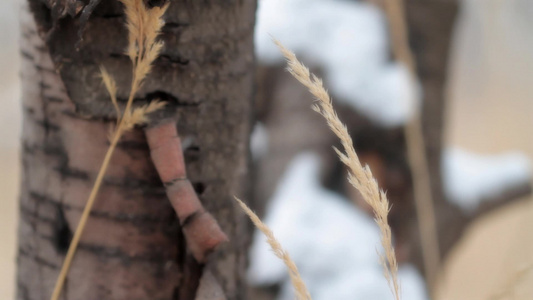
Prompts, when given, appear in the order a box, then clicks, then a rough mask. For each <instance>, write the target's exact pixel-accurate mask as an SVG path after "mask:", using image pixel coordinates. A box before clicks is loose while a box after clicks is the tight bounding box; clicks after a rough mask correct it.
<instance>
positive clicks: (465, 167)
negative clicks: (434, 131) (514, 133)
mask: <svg viewBox="0 0 533 300" xmlns="http://www.w3.org/2000/svg"><path fill="white" fill-rule="evenodd" d="M443 172H444V176H443V177H444V188H445V192H446V196H447V197H448V199H449V200H450V201H451V202H453V203H454V204H456V205H457V206H459V207H460V208H461V209H462V210H464V211H465V212H473V211H474V210H475V209H476V208H477V207H478V206H479V204H480V203H481V201H482V200H485V199H490V198H491V197H492V198H494V196H498V195H499V194H502V193H503V192H505V191H507V190H510V189H512V188H514V187H518V186H520V185H523V184H526V183H528V182H530V181H531V168H530V160H529V158H528V157H527V156H525V155H524V154H522V153H518V152H510V153H504V154H499V155H480V154H475V153H472V152H468V151H465V150H462V149H459V148H451V149H448V150H446V151H445V153H444V157H443Z"/></svg>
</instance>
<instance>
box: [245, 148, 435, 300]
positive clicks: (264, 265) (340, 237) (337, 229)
mask: <svg viewBox="0 0 533 300" xmlns="http://www.w3.org/2000/svg"><path fill="white" fill-rule="evenodd" d="M319 168H320V161H319V158H318V156H316V155H315V154H311V153H304V154H300V155H298V156H297V157H296V158H295V159H294V160H293V161H292V162H291V164H290V166H289V167H288V170H287V172H286V174H285V175H284V176H283V178H282V179H281V181H280V184H279V185H278V188H277V190H276V192H275V194H274V196H273V198H272V199H271V201H270V202H269V206H268V208H267V213H266V217H265V218H264V221H265V223H266V224H267V225H268V226H270V228H271V229H272V230H273V232H274V234H275V235H276V237H277V238H278V239H279V241H280V242H281V244H282V245H283V247H284V248H285V249H286V250H287V251H288V252H289V253H290V255H291V257H292V258H293V259H294V261H295V263H296V264H297V266H298V268H299V270H300V272H301V274H302V277H303V279H304V280H305V282H306V284H307V286H308V288H309V290H310V292H311V295H312V297H313V299H315V300H331V299H335V300H344V299H346V300H353V299H372V300H381V299H384V300H385V299H387V300H388V299H392V295H391V292H390V290H389V288H388V285H387V281H386V279H385V278H384V277H383V272H382V267H381V265H380V264H379V259H378V254H377V252H376V250H379V251H381V246H380V242H379V230H378V228H377V226H376V225H375V224H374V222H373V220H372V219H371V218H370V217H368V216H367V215H366V214H364V213H363V212H361V211H360V210H358V209H357V208H356V207H355V206H354V205H352V204H351V203H349V202H348V200H346V199H342V198H341V197H340V196H339V195H337V194H335V193H332V192H330V191H328V190H325V189H324V188H322V187H321V184H320V182H319V179H318V178H319ZM250 260H251V261H250V268H249V270H248V278H249V280H250V282H251V283H252V284H255V285H270V284H274V283H279V282H282V291H281V295H280V296H279V298H278V300H289V299H291V300H292V299H294V294H293V290H292V287H291V285H290V280H289V277H288V274H287V270H286V268H285V266H284V264H283V262H282V261H281V260H279V259H278V258H276V257H275V256H274V254H273V253H272V252H271V250H270V248H269V246H268V244H267V243H266V239H265V237H264V236H263V235H262V234H261V233H260V232H256V233H255V236H254V242H253V244H252V248H251V252H250ZM399 276H400V281H401V285H402V292H403V295H404V299H409V300H418V299H420V300H421V299H427V296H426V292H425V288H424V283H423V280H422V279H421V277H420V275H419V274H418V273H417V271H416V270H415V269H414V268H413V267H411V266H403V267H401V268H400V274H399Z"/></svg>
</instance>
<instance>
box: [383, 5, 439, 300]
mask: <svg viewBox="0 0 533 300" xmlns="http://www.w3.org/2000/svg"><path fill="white" fill-rule="evenodd" d="M381 5H382V7H383V9H384V10H385V14H386V16H387V19H388V21H389V22H388V24H389V33H390V39H391V46H392V52H393V54H394V56H395V58H396V60H397V61H399V62H401V63H403V64H404V65H405V66H406V67H407V68H408V69H409V74H410V76H411V79H412V80H413V82H414V81H415V80H416V78H417V74H416V63H415V59H414V56H413V53H412V52H411V48H410V47H409V39H408V30H407V20H406V17H405V5H404V2H403V0H381ZM413 100H415V99H413ZM412 103H413V105H416V101H412ZM414 111H415V114H414V116H413V117H412V118H411V119H410V120H409V121H408V122H407V124H406V125H405V127H404V133H405V138H406V144H407V156H408V163H409V167H410V169H411V172H412V174H413V176H412V177H413V191H414V201H415V208H416V213H417V216H418V231H419V234H420V241H421V247H422V258H423V261H424V269H425V275H426V280H427V286H428V288H429V290H430V292H431V293H432V294H433V293H434V286H435V284H436V277H437V276H438V272H439V268H440V248H439V240H438V230H437V219H436V217H435V208H434V203H433V195H432V193H431V182H430V178H431V177H430V172H429V166H428V159H427V154H426V148H425V147H426V146H425V145H426V143H425V141H424V134H423V131H422V119H421V116H420V110H419V109H418V107H417V108H415V110H414Z"/></svg>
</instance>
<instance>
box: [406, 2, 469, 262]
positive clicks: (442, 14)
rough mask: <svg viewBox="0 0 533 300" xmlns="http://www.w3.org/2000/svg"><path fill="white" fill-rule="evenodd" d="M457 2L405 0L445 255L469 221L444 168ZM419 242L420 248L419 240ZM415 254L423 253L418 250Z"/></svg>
mask: <svg viewBox="0 0 533 300" xmlns="http://www.w3.org/2000/svg"><path fill="white" fill-rule="evenodd" d="M458 5H459V4H458V2H457V1H454V0H432V1H424V0H405V10H406V18H407V25H408V30H409V37H410V44H411V49H412V51H413V54H414V56H415V60H416V65H417V70H416V71H417V73H418V77H419V79H420V82H421V84H422V89H423V99H422V101H423V108H422V128H423V131H424V138H425V143H426V153H427V158H428V164H429V170H430V181H431V189H432V194H433V201H434V202H435V210H436V217H437V227H438V229H439V244H440V248H441V251H440V253H441V255H442V256H446V254H447V252H448V251H449V250H450V248H451V247H452V246H453V245H454V244H455V242H456V241H457V239H458V238H459V237H460V235H461V233H462V230H463V229H464V226H465V225H466V217H464V216H463V214H462V213H461V212H459V210H458V209H457V208H455V207H453V206H452V205H450V203H449V202H448V201H447V200H446V197H445V195H444V191H443V185H442V171H441V156H442V152H443V147H444V114H445V109H446V83H447V75H448V62H449V56H450V50H451V42H452V38H453V32H454V28H455V20H456V16H457V12H458ZM452 219H453V221H451V220H452ZM416 236H418V235H416ZM416 244H417V246H416V247H415V249H416V250H415V252H418V251H420V248H419V247H418V241H417V242H416ZM414 257H417V258H419V257H421V255H419V252H418V253H415V255H414ZM417 263H418V264H421V262H417Z"/></svg>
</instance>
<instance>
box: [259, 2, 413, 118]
mask: <svg viewBox="0 0 533 300" xmlns="http://www.w3.org/2000/svg"><path fill="white" fill-rule="evenodd" d="M271 35H272V36H273V37H275V38H277V39H279V40H280V41H281V42H282V43H283V44H284V45H285V46H286V47H288V48H289V49H291V50H293V51H295V53H297V54H298V55H300V56H301V57H302V58H303V59H304V60H305V61H306V62H307V63H308V64H310V65H316V66H320V67H321V68H322V69H323V70H324V72H325V81H326V85H327V86H328V87H330V88H331V90H332V91H333V92H334V93H335V95H337V96H338V97H339V99H338V100H340V101H344V102H345V103H346V104H348V105H350V106H352V107H353V108H354V109H356V110H358V111H360V112H362V113H364V114H365V115H367V116H368V117H369V118H371V119H372V120H374V121H376V122H379V123H380V124H382V125H384V126H396V125H400V124H403V123H405V122H406V121H407V120H409V119H410V118H411V116H412V115H413V113H414V112H415V110H416V109H418V107H419V102H420V100H419V99H420V88H419V86H418V83H414V82H413V80H412V79H411V77H410V75H409V72H408V70H407V68H406V67H405V66H403V65H401V64H398V63H391V62H390V61H389V59H390V58H389V45H388V34H387V28H386V20H385V16H384V15H383V13H382V12H381V11H380V10H379V9H378V8H377V7H375V6H373V5H370V4H368V3H364V2H355V1H342V0H329V1H326V0H268V1H260V2H259V8H258V11H257V24H256V28H255V46H256V54H257V57H258V59H259V61H260V62H261V63H264V64H279V63H283V57H282V56H281V54H280V52H279V50H278V49H277V47H276V46H275V45H274V43H272V40H271Z"/></svg>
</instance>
